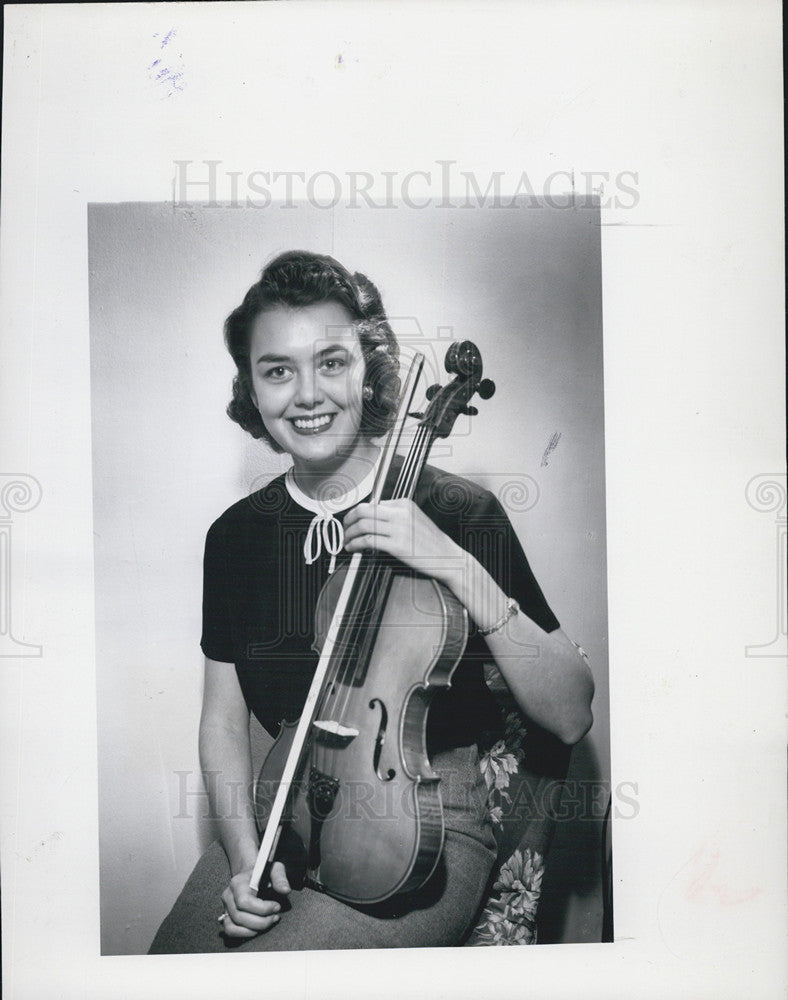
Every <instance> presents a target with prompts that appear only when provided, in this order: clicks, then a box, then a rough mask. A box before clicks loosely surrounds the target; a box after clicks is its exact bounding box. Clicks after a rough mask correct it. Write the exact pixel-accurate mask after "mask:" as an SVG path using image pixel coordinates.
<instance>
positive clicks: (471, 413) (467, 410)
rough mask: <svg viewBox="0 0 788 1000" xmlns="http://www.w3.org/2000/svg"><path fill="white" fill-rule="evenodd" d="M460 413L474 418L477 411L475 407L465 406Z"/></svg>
mask: <svg viewBox="0 0 788 1000" xmlns="http://www.w3.org/2000/svg"><path fill="white" fill-rule="evenodd" d="M462 412H463V413H467V415H468V416H469V417H475V416H476V414H477V413H478V412H479V411H478V410H477V409H476V407H475V406H466V407H465V408H464V409H463V411H462Z"/></svg>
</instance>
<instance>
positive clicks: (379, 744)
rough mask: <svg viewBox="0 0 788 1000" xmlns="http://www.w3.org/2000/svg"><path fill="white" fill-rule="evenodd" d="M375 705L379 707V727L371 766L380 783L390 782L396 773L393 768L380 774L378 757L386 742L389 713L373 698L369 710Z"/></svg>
mask: <svg viewBox="0 0 788 1000" xmlns="http://www.w3.org/2000/svg"><path fill="white" fill-rule="evenodd" d="M376 705H380V725H379V726H378V735H377V736H376V737H375V752H374V754H373V756H372V766H373V767H374V768H375V774H376V775H377V776H378V778H380V780H381V781H391V779H392V778H393V777H394V776H395V775H396V773H397V772H396V771H395V770H394V768H393V767H390V768H389V769H388V771H387V772H386V774H385V775H383V774H381V773H380V755H381V753H382V752H383V744H384V742H385V740H386V727H387V726H388V721H389V713H388V711H387V710H386V706H385V705H384V704H383V702H382V701H381V700H380V698H373V699H372V701H371V702H370V703H369V707H370V708H374V707H375V706H376Z"/></svg>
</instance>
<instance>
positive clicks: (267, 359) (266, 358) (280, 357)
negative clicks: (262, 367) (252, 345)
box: [255, 354, 290, 365]
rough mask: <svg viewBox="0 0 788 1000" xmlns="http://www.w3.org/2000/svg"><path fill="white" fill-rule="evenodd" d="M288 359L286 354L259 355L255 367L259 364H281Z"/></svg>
mask: <svg viewBox="0 0 788 1000" xmlns="http://www.w3.org/2000/svg"><path fill="white" fill-rule="evenodd" d="M289 360H290V358H289V357H288V356H287V355H286V354H261V355H260V357H259V358H258V359H257V361H255V364H256V365H259V364H260V363H261V362H262V363H264V364H274V363H276V364H281V363H282V362H283V361H289Z"/></svg>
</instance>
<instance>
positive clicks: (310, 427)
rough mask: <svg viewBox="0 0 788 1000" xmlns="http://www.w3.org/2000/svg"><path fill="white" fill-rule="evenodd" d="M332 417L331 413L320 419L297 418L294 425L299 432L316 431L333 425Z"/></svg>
mask: <svg viewBox="0 0 788 1000" xmlns="http://www.w3.org/2000/svg"><path fill="white" fill-rule="evenodd" d="M332 419H333V418H332V416H331V414H329V413H326V414H324V415H323V416H320V417H296V419H295V420H294V421H293V425H294V426H295V428H296V430H299V431H316V430H319V429H320V428H321V427H325V426H326V425H327V424H330V423H331V420H332Z"/></svg>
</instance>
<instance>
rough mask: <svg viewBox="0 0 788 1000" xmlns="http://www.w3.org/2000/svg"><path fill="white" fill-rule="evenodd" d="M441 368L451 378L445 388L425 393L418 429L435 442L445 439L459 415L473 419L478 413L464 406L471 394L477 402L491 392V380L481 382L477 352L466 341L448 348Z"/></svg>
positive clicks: (473, 408) (493, 385) (435, 387)
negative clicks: (427, 403)
mask: <svg viewBox="0 0 788 1000" xmlns="http://www.w3.org/2000/svg"><path fill="white" fill-rule="evenodd" d="M444 366H445V368H446V371H447V372H448V373H449V375H453V376H454V378H453V379H452V380H451V382H449V384H448V385H446V386H443V387H442V386H440V385H431V386H430V387H429V388H428V389H427V399H428V400H429V403H430V405H429V406H428V407H427V410H426V412H425V413H424V416H423V417H422V425H423V426H426V427H428V428H429V430H430V431H431V432H432V434H433V436H434V437H436V438H437V437H448V436H449V434H451V431H452V427H454V423H455V421H456V420H457V417H458V416H459V415H460V414H461V413H462V414H466V415H468V416H472V417H473V416H476V414H477V413H478V412H479V411H478V410H477V409H476V407H475V406H469V405H468V404H469V401H470V400H471V399H472V398H473V396H474V395H475V394H477V393H478V395H479V397H480V399H489V398H490V397H491V396H492V395H493V393H494V392H495V383H494V382H493V381H492V379H489V378H482V371H483V365H482V356H481V352H480V351H479V348H478V347H477V346H476V344H474V343H472V342H471V341H470V340H463V341H460V342H458V343H454V344H452V345H451V346H450V347H449V349H448V351H447V352H446V360H445V362H444Z"/></svg>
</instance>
